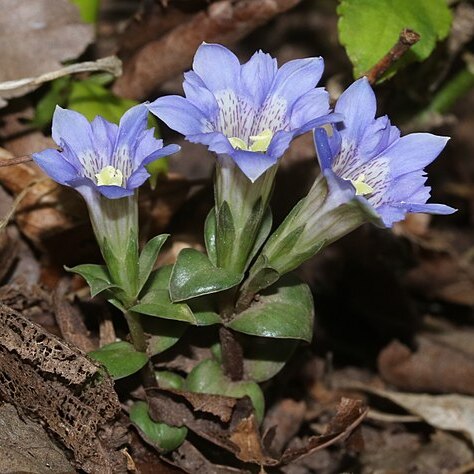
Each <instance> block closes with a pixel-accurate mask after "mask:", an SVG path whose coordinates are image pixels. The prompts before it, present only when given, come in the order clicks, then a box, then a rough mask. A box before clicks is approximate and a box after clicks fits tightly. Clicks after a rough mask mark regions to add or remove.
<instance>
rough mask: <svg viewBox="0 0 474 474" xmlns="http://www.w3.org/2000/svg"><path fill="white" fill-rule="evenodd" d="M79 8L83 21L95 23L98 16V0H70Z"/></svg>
mask: <svg viewBox="0 0 474 474" xmlns="http://www.w3.org/2000/svg"><path fill="white" fill-rule="evenodd" d="M71 2H72V3H74V5H77V7H78V8H79V13H80V14H81V19H82V21H84V22H85V23H96V22H97V18H98V16H99V5H100V0H71Z"/></svg>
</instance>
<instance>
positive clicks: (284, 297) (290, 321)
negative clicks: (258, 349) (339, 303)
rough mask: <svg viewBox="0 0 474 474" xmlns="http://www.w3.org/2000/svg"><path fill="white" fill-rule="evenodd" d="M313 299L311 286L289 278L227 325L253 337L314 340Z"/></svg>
mask: <svg viewBox="0 0 474 474" xmlns="http://www.w3.org/2000/svg"><path fill="white" fill-rule="evenodd" d="M313 319H314V309H313V297H312V295H311V291H310V289H309V287H308V285H306V284H304V283H301V282H299V281H298V280H297V279H296V278H295V277H293V276H291V275H287V276H285V277H283V278H282V279H281V280H279V281H278V282H277V284H275V285H273V286H271V287H270V288H268V289H266V290H265V291H263V292H262V293H260V295H259V300H258V301H256V302H254V303H253V304H252V305H251V306H250V307H249V308H248V309H246V310H245V311H243V312H241V313H239V314H237V315H236V316H235V318H234V319H233V320H232V321H230V322H229V323H228V326H229V327H230V328H232V329H234V330H235V331H238V332H242V333H244V334H250V335H252V336H261V337H272V338H282V339H301V340H303V341H307V342H311V339H312V336H313Z"/></svg>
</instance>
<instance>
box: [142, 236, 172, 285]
mask: <svg viewBox="0 0 474 474" xmlns="http://www.w3.org/2000/svg"><path fill="white" fill-rule="evenodd" d="M168 237H169V234H161V235H157V236H156V237H153V238H152V239H151V240H149V241H148V242H147V243H146V245H145V247H143V250H142V253H141V254H140V258H139V260H138V292H140V291H141V290H142V288H143V286H144V285H145V283H146V281H147V280H148V277H149V276H150V273H151V272H152V270H153V267H154V265H155V263H156V259H157V257H158V254H159V253H160V250H161V247H163V244H164V243H165V242H166V239H167V238H168Z"/></svg>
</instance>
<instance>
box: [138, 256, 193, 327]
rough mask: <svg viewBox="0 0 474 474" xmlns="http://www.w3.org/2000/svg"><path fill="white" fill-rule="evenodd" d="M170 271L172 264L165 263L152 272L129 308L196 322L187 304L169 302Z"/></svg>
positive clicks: (152, 314)
mask: <svg viewBox="0 0 474 474" xmlns="http://www.w3.org/2000/svg"><path fill="white" fill-rule="evenodd" d="M171 271H172V265H167V266H165V267H162V268H159V269H158V270H156V271H155V272H153V273H152V274H151V276H150V278H149V279H148V282H147V283H146V285H145V287H144V288H143V291H142V295H141V298H140V299H139V300H138V303H137V304H136V305H135V306H133V307H132V308H130V310H131V311H135V312H136V313H141V314H147V315H149V316H155V317H158V318H164V319H174V320H176V321H183V322H186V323H191V324H196V323H197V321H196V318H195V317H194V315H193V313H192V311H191V310H190V309H189V307H188V305H186V304H178V303H172V302H171V299H170V295H169V290H168V285H169V281H170V274H171Z"/></svg>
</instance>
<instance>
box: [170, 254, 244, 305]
mask: <svg viewBox="0 0 474 474" xmlns="http://www.w3.org/2000/svg"><path fill="white" fill-rule="evenodd" d="M242 277H243V275H241V274H236V273H233V272H230V271H228V270H226V269H224V268H219V267H216V266H214V265H213V264H212V262H211V261H210V260H209V258H208V257H207V256H206V255H204V254H203V253H201V252H199V251H197V250H195V249H183V250H181V252H180V253H179V255H178V259H177V261H176V263H175V265H174V267H173V271H172V273H171V280H170V295H171V299H172V301H185V300H188V299H190V298H195V297H197V296H202V295H207V294H210V293H217V292H219V291H223V290H227V289H229V288H232V287H234V286H236V285H238V284H239V283H240V282H241V281H242Z"/></svg>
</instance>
